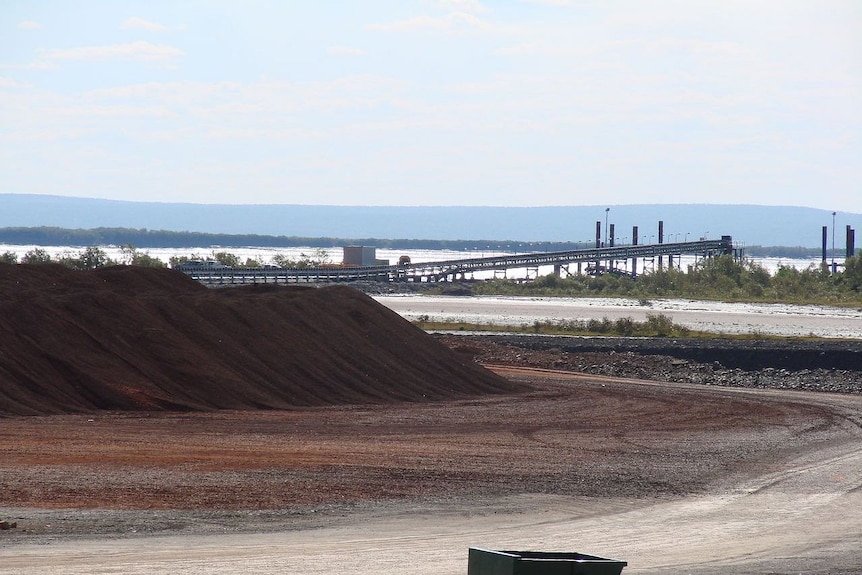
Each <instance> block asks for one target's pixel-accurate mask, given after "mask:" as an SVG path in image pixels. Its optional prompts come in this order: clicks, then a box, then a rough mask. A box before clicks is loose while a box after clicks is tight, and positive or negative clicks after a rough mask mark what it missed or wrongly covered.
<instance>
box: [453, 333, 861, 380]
mask: <svg viewBox="0 0 862 575" xmlns="http://www.w3.org/2000/svg"><path fill="white" fill-rule="evenodd" d="M438 338H440V340H441V341H443V342H444V343H446V344H447V345H448V346H449V347H451V348H453V349H455V350H458V351H460V352H461V353H464V354H468V355H471V356H473V358H474V360H475V361H479V362H482V363H490V364H502V365H519V366H529V367H539V368H544V369H559V370H567V371H577V372H582V373H587V374H594V375H605V376H613V377H625V378H631V379H647V380H653V381H666V382H678V383H695V384H703V385H712V386H730V387H749V388H773V389H794V390H807V391H826V392H834V393H851V394H860V393H862V342H859V341H825V340H810V341H805V340H761V341H755V340H730V339H663V338H584V337H549V336H524V335H438Z"/></svg>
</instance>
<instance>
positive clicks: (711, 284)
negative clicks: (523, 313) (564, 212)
mask: <svg viewBox="0 0 862 575" xmlns="http://www.w3.org/2000/svg"><path fill="white" fill-rule="evenodd" d="M472 293H473V294H475V295H521V296H524V295H527V296H529V295H533V296H568V297H585V296H586V297H589V296H611V297H628V298H634V299H639V300H644V301H647V300H649V299H650V298H687V299H700V300H720V301H764V302H783V303H828V304H852V305H859V304H860V303H862V256H860V255H856V256H853V257H850V258H847V259H846V260H845V262H844V265H843V266H841V267H838V269H837V271H836V273H832V271H831V269H830V266H828V265H819V266H818V265H811V266H809V267H808V268H806V269H801V270H800V269H796V268H795V267H792V266H779V267H778V270H777V271H776V272H775V273H774V274H771V273H770V272H769V270H767V269H766V268H764V267H763V266H761V265H759V264H757V263H756V262H753V261H751V260H748V259H741V260H739V259H735V258H733V256H730V255H723V256H719V257H713V258H705V259H702V260H700V261H699V262H698V263H697V264H695V265H693V266H690V268H689V269H688V270H686V271H682V270H679V269H677V268H669V269H668V268H665V269H662V270H658V271H653V272H650V273H646V274H643V275H640V276H637V277H636V278H633V277H631V276H628V275H616V274H604V275H600V276H598V277H593V276H588V275H572V276H568V277H560V276H557V275H554V274H550V275H546V276H542V277H539V278H537V279H536V280H534V281H532V282H526V283H519V282H513V281H507V280H490V281H488V282H485V283H480V284H476V285H475V286H473V287H472Z"/></svg>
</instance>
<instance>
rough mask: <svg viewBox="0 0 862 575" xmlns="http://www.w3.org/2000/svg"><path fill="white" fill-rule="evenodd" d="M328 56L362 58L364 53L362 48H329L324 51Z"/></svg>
mask: <svg viewBox="0 0 862 575" xmlns="http://www.w3.org/2000/svg"><path fill="white" fill-rule="evenodd" d="M326 52H327V53H328V54H333V55H335V56H364V55H365V51H364V50H363V49H362V48H356V47H354V46H330V47H329V48H327V49H326Z"/></svg>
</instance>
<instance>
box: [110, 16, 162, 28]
mask: <svg viewBox="0 0 862 575" xmlns="http://www.w3.org/2000/svg"><path fill="white" fill-rule="evenodd" d="M120 29H121V30H146V31H148V32H167V31H168V27H167V26H165V25H164V24H159V23H158V22H152V21H150V20H145V19H143V18H137V17H135V18H127V19H126V20H124V21H123V23H122V24H121V25H120Z"/></svg>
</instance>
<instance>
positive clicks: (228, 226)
mask: <svg viewBox="0 0 862 575" xmlns="http://www.w3.org/2000/svg"><path fill="white" fill-rule="evenodd" d="M606 208H610V211H608V212H606V211H605V210H606ZM606 215H607V222H608V223H609V224H614V225H615V232H616V233H615V235H616V239H617V243H630V242H631V235H632V226H635V225H636V226H638V235H639V237H640V243H648V242H650V241H656V238H657V234H658V222H659V220H662V221H663V222H664V234H665V241H666V242H668V241H683V240H685V239H688V240H692V239H697V238H700V237H709V238H718V237H720V236H722V235H730V236H733V239H734V241H735V242H739V243H741V244H744V245H759V246H802V247H808V248H816V247H819V246H820V245H821V233H822V232H821V230H822V226H828V229H829V240H828V243H829V246H830V247H831V244H832V212H831V211H830V210H818V209H813V208H800V207H786V206H756V205H717V204H643V205H619V206H614V205H611V206H604V205H602V206H557V207H534V208H523V207H481V206H475V207H472V206H471V207H464V206H444V207H397V206H392V207H389V206H385V207H384V206H307V205H286V204H269V205H260V204H258V205H227V204H186V203H156V202H128V201H116V200H101V199H91V198H75V197H64V196H46V195H29V194H0V228H9V227H40V226H52V227H59V228H70V229H90V228H106V227H109V228H134V229H148V230H169V231H182V232H202V233H216V234H257V235H272V236H299V237H309V238H313V237H335V238H355V239H362V238H392V239H396V238H398V239H400V238H404V239H431V240H476V241H477V242H481V241H482V240H512V241H519V242H585V243H588V242H591V241H595V232H596V222H601V224H600V225H601V229H602V235H604V234H605V222H606V220H605V216H606ZM835 223H836V228H837V230H836V237H835V247H836V249H837V250H840V249H842V248H843V247H844V245H845V237H846V236H845V227H846V226H847V225H850V226H851V227H853V228H854V229H859V227H860V226H862V214H852V213H846V212H839V213H838V215H837V216H836V219H835ZM858 243H859V242H857V244H858Z"/></svg>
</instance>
